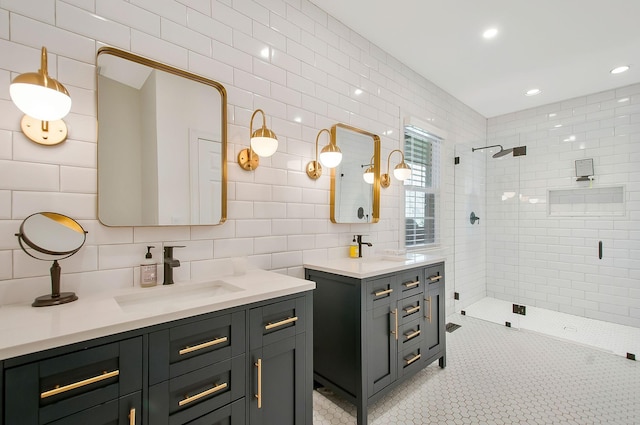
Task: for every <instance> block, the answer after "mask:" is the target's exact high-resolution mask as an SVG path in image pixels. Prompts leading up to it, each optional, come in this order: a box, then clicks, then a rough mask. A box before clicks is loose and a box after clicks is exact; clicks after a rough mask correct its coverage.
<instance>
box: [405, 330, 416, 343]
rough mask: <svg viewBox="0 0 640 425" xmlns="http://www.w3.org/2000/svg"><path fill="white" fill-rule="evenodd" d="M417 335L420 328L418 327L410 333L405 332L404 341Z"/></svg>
mask: <svg viewBox="0 0 640 425" xmlns="http://www.w3.org/2000/svg"><path fill="white" fill-rule="evenodd" d="M418 335H420V329H418V330H417V331H415V332H411V333H410V334H405V335H404V337H405V338H406V339H405V341H409V340H410V339H411V338H415V337H417V336H418Z"/></svg>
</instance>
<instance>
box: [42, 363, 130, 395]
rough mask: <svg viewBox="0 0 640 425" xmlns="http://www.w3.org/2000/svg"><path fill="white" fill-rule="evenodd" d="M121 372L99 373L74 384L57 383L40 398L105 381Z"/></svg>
mask: <svg viewBox="0 0 640 425" xmlns="http://www.w3.org/2000/svg"><path fill="white" fill-rule="evenodd" d="M119 374H120V371H119V370H114V371H112V372H103V373H102V375H98V376H94V377H93V378H88V379H84V380H82V381H78V382H74V383H73V384H69V385H65V386H63V387H61V386H59V385H56V387H55V388H54V389H52V390H49V391H45V392H43V393H41V394H40V398H47V397H51V396H54V395H57V394H62V393H64V392H67V391H71V390H75V389H76V388H81V387H84V386H86V385H90V384H94V383H96V382H100V381H104V380H105V379H109V378H113V377H114V376H118V375H119Z"/></svg>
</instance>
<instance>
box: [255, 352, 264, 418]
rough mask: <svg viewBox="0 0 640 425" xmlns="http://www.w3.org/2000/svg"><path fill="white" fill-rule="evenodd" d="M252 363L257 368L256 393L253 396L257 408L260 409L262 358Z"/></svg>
mask: <svg viewBox="0 0 640 425" xmlns="http://www.w3.org/2000/svg"><path fill="white" fill-rule="evenodd" d="M254 364H255V366H256V367H257V368H258V394H256V396H255V397H256V398H257V399H258V409H262V359H258V361H257V362H256V363H254Z"/></svg>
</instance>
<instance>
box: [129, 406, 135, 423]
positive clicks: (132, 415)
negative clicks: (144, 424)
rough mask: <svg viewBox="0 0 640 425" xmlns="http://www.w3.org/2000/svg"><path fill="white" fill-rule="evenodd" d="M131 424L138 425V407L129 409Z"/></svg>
mask: <svg viewBox="0 0 640 425" xmlns="http://www.w3.org/2000/svg"><path fill="white" fill-rule="evenodd" d="M129 425H136V408H135V407H132V408H131V410H129Z"/></svg>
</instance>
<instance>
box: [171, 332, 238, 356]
mask: <svg viewBox="0 0 640 425" xmlns="http://www.w3.org/2000/svg"><path fill="white" fill-rule="evenodd" d="M228 340H229V338H227V337H226V336H223V337H222V338H218V339H214V340H213V341H207V342H203V343H202V344H198V345H194V346H193V347H184V348H183V349H182V350H180V351H178V354H180V355H181V356H182V355H184V354H188V353H193V352H194V351H198V350H202V349H203V348H207V347H211V346H213V345H217V344H221V343H223V342H227V341H228Z"/></svg>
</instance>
